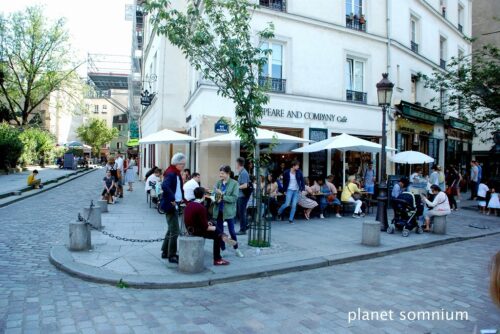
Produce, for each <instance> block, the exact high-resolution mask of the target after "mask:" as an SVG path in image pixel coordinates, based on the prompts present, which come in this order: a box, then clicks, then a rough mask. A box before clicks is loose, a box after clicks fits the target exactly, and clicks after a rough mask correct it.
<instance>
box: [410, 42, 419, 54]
mask: <svg viewBox="0 0 500 334" xmlns="http://www.w3.org/2000/svg"><path fill="white" fill-rule="evenodd" d="M411 51H413V52H415V53H418V44H417V43H415V42H414V41H411Z"/></svg>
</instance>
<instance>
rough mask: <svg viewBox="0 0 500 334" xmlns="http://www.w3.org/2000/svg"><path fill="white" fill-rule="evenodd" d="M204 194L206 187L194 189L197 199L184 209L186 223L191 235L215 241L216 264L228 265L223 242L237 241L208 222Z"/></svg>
mask: <svg viewBox="0 0 500 334" xmlns="http://www.w3.org/2000/svg"><path fill="white" fill-rule="evenodd" d="M204 196H205V188H203V187H198V188H196V189H195V190H194V197H195V200H194V201H192V202H189V203H188V204H187V206H186V208H185V209H184V224H185V225H186V229H187V231H188V232H189V234H190V235H194V236H197V237H203V238H205V239H212V240H213V241H214V247H213V254H214V265H216V266H222V265H228V264H229V261H226V260H224V259H223V258H222V256H221V255H220V246H221V242H222V241H224V242H227V243H229V244H230V245H231V246H234V245H235V244H236V241H235V240H233V239H231V238H229V237H228V236H227V235H226V234H224V233H221V232H220V231H218V230H217V228H216V226H214V225H212V223H209V222H208V216H207V209H206V208H205V206H203V200H204Z"/></svg>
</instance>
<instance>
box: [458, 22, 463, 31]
mask: <svg viewBox="0 0 500 334" xmlns="http://www.w3.org/2000/svg"><path fill="white" fill-rule="evenodd" d="M458 31H460V32H464V27H463V26H462V25H461V24H460V23H459V24H458Z"/></svg>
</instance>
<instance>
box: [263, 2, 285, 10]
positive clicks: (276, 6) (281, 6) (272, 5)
mask: <svg viewBox="0 0 500 334" xmlns="http://www.w3.org/2000/svg"><path fill="white" fill-rule="evenodd" d="M259 4H260V5H261V6H263V7H267V8H269V9H273V10H277V11H280V12H286V1H285V0H260V1H259Z"/></svg>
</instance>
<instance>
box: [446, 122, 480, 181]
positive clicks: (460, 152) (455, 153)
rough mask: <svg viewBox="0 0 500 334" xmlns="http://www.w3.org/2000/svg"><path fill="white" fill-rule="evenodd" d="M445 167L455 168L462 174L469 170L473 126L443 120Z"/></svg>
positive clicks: (466, 123)
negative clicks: (444, 129) (444, 130)
mask: <svg viewBox="0 0 500 334" xmlns="http://www.w3.org/2000/svg"><path fill="white" fill-rule="evenodd" d="M445 128H446V165H447V166H454V167H456V168H457V169H458V170H459V171H460V172H461V173H462V174H463V173H465V172H467V171H468V169H469V168H470V162H471V160H472V138H473V135H474V126H473V125H472V124H471V123H468V122H465V121H462V120H460V119H458V118H453V117H450V118H448V119H446V120H445Z"/></svg>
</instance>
